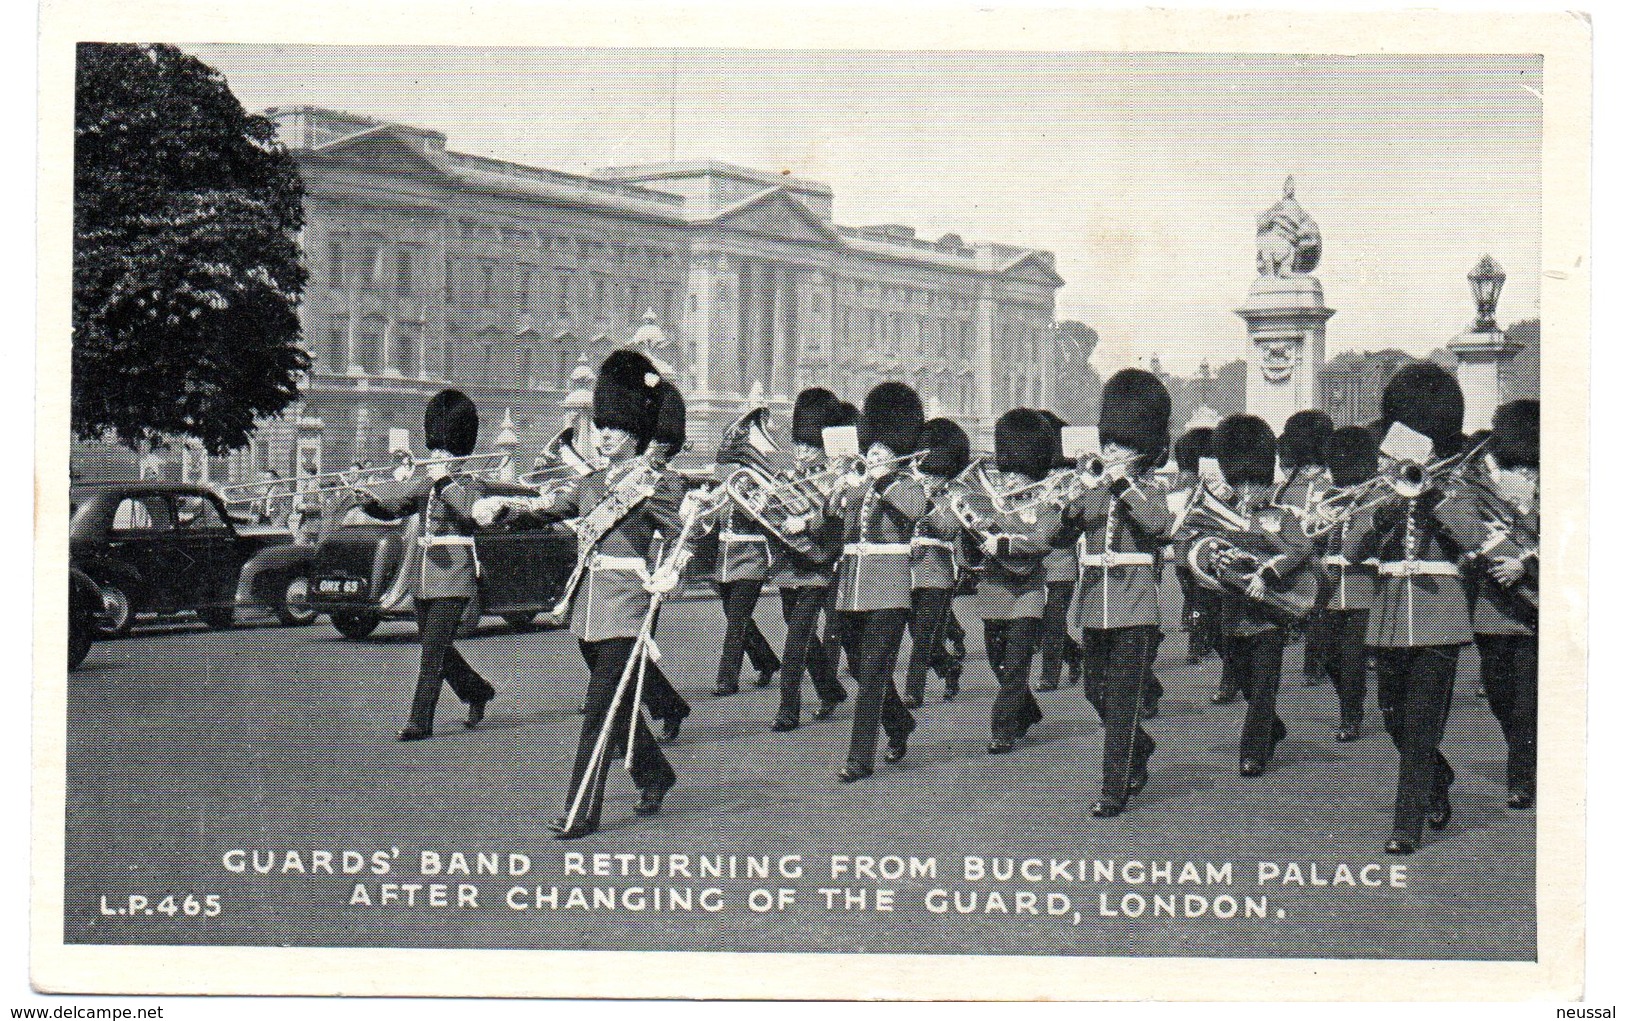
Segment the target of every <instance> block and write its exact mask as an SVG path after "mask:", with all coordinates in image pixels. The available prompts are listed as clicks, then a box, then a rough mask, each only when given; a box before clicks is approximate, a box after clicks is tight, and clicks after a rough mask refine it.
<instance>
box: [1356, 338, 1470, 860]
mask: <svg viewBox="0 0 1625 1021" xmlns="http://www.w3.org/2000/svg"><path fill="white" fill-rule="evenodd" d="M1463 406H1464V405H1463V400H1462V395H1461V386H1460V385H1459V384H1458V383H1457V382H1456V377H1455V376H1453V375H1451V374H1450V373H1449V372H1448V371H1446V370H1445V369H1443V368H1441V367H1439V366H1438V365H1436V364H1434V363H1433V362H1414V363H1412V364H1410V365H1407V366H1405V367H1404V368H1402V369H1400V370H1399V372H1398V373H1396V374H1395V375H1394V378H1393V379H1391V380H1389V382H1388V386H1387V387H1386V388H1384V390H1383V393H1382V423H1383V435H1384V437H1386V438H1385V440H1384V453H1389V452H1391V451H1393V450H1396V449H1397V447H1396V446H1395V440H1396V434H1395V432H1394V431H1393V427H1394V426H1396V425H1401V426H1405V427H1406V428H1407V429H1408V430H1412V431H1414V433H1416V434H1420V436H1422V437H1424V438H1425V439H1426V440H1427V441H1429V442H1430V443H1431V445H1432V451H1431V453H1432V456H1433V457H1450V456H1453V455H1455V454H1456V453H1457V452H1458V451H1459V450H1460V448H1461V445H1462V435H1461V423H1462V415H1463ZM1398 492H1399V489H1398V487H1397V486H1396V493H1398ZM1479 531H1480V523H1479V521H1478V518H1477V515H1476V505H1475V502H1474V501H1472V500H1470V499H1464V498H1463V497H1462V496H1461V494H1459V493H1458V492H1457V491H1456V488H1455V486H1454V484H1453V483H1452V482H1451V481H1450V480H1449V479H1447V478H1444V479H1434V480H1432V481H1431V482H1429V483H1425V484H1424V485H1422V486H1420V487H1415V488H1407V489H1406V490H1405V491H1404V493H1403V494H1402V495H1399V496H1398V498H1396V500H1395V501H1394V502H1392V503H1389V504H1387V505H1385V506H1382V507H1380V508H1378V509H1377V510H1376V511H1375V512H1374V513H1373V515H1372V521H1371V525H1370V529H1369V530H1368V531H1366V532H1365V533H1364V534H1363V535H1360V536H1353V535H1351V536H1350V539H1351V541H1355V542H1356V543H1357V545H1356V552H1355V554H1354V555H1353V556H1351V557H1350V559H1351V560H1366V559H1368V558H1375V559H1376V560H1377V561H1378V565H1377V592H1376V599H1375V601H1374V603H1373V605H1372V608H1371V618H1370V623H1369V625H1368V626H1367V629H1366V644H1367V645H1369V646H1370V647H1371V648H1372V650H1373V652H1374V653H1375V655H1376V660H1377V704H1378V706H1380V707H1381V709H1382V721H1383V725H1384V726H1385V727H1386V728H1387V730H1388V735H1389V737H1391V738H1392V739H1393V742H1394V745H1395V747H1397V748H1398V749H1399V783H1398V790H1397V792H1396V794H1395V797H1394V830H1393V835H1392V837H1390V839H1389V841H1388V844H1387V846H1386V847H1385V848H1384V850H1386V851H1387V852H1388V853H1389V854H1411V853H1413V852H1414V851H1415V850H1416V848H1417V845H1418V844H1420V843H1421V840H1422V823H1423V820H1424V819H1426V821H1427V824H1428V826H1430V827H1432V828H1433V829H1435V830H1442V829H1444V828H1445V827H1446V826H1448V825H1449V824H1450V817H1451V805H1450V784H1451V782H1452V781H1453V780H1454V779H1455V772H1454V770H1453V769H1452V768H1451V766H1450V762H1449V761H1448V760H1447V759H1446V758H1445V757H1444V755H1443V754H1441V753H1440V751H1439V742H1440V740H1441V739H1442V738H1443V736H1444V727H1445V721H1446V720H1448V719H1449V716H1450V698H1451V694H1452V693H1453V691H1454V689H1455V684H1456V660H1457V657H1458V656H1460V654H1461V649H1462V646H1464V645H1466V644H1467V643H1468V642H1470V641H1472V640H1473V627H1472V620H1471V617H1470V615H1469V611H1468V607H1467V589H1466V586H1465V584H1464V582H1463V580H1462V575H1461V569H1460V566H1459V564H1458V563H1457V561H1458V560H1459V559H1460V558H1461V557H1462V556H1463V555H1464V554H1465V553H1466V552H1467V551H1469V550H1472V549H1473V548H1475V546H1476V541H1475V540H1476V538H1477V535H1478V532H1479Z"/></svg>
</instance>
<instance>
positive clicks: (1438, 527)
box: [1350, 489, 1483, 648]
mask: <svg viewBox="0 0 1625 1021" xmlns="http://www.w3.org/2000/svg"><path fill="white" fill-rule="evenodd" d="M1424 502H1425V503H1426V504H1431V505H1432V511H1431V513H1429V512H1428V509H1427V507H1425V506H1424ZM1482 530H1483V525H1482V522H1481V521H1480V520H1479V518H1478V513H1477V505H1476V504H1475V502H1474V501H1473V500H1472V499H1471V498H1469V497H1467V496H1465V495H1464V494H1462V493H1461V492H1459V491H1457V490H1454V489H1451V490H1446V491H1444V492H1443V493H1442V494H1441V493H1439V492H1438V491H1433V492H1430V493H1427V494H1424V495H1423V497H1421V498H1419V499H1415V500H1405V501H1404V502H1403V503H1401V504H1400V505H1399V506H1397V507H1389V508H1384V509H1383V510H1381V511H1378V512H1377V513H1376V514H1374V515H1373V517H1372V521H1371V524H1370V525H1369V527H1368V528H1367V530H1365V531H1364V532H1363V533H1356V532H1354V531H1353V530H1351V531H1350V538H1351V539H1353V540H1354V541H1355V543H1356V550H1357V552H1356V555H1355V556H1354V557H1351V558H1350V559H1353V560H1366V559H1375V560H1377V561H1378V566H1377V585H1376V595H1375V601H1374V603H1373V605H1372V609H1371V620H1370V623H1369V624H1368V625H1367V630H1366V644H1367V645H1369V646H1372V647H1375V648H1419V647H1422V646H1430V645H1463V644H1465V643H1467V642H1470V641H1472V640H1473V628H1472V618H1471V615H1470V613H1469V611H1468V607H1467V589H1466V587H1465V585H1464V583H1463V581H1462V576H1461V569H1460V567H1459V566H1458V564H1457V561H1458V560H1459V559H1460V558H1461V556H1462V555H1463V553H1465V552H1466V551H1469V550H1472V549H1474V548H1476V547H1477V545H1478V543H1479V541H1480V537H1481V532H1482Z"/></svg>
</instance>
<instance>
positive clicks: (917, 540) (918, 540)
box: [909, 535, 954, 553]
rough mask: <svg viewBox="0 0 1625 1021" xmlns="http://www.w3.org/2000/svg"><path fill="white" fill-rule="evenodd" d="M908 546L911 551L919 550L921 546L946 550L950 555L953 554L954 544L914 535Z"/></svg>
mask: <svg viewBox="0 0 1625 1021" xmlns="http://www.w3.org/2000/svg"><path fill="white" fill-rule="evenodd" d="M909 546H910V547H911V548H913V549H919V548H920V547H921V546H935V547H937V548H939V549H945V550H948V551H949V552H950V553H951V552H953V548H954V544H953V543H951V542H949V541H948V540H947V539H933V538H930V537H929V536H924V535H916V536H915V537H914V538H912V539H910V540H909Z"/></svg>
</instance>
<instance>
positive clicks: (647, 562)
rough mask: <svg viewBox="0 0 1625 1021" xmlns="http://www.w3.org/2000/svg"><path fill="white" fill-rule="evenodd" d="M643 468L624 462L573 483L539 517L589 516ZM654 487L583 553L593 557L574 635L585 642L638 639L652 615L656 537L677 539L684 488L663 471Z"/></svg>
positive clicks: (574, 614) (574, 607) (579, 596)
mask: <svg viewBox="0 0 1625 1021" xmlns="http://www.w3.org/2000/svg"><path fill="white" fill-rule="evenodd" d="M642 464H643V462H642V461H624V462H621V463H620V464H616V465H612V466H611V467H610V468H609V470H608V471H607V472H599V473H596V474H593V475H589V476H587V477H586V478H584V479H580V480H578V481H575V482H572V483H570V484H569V485H567V486H565V487H564V488H563V489H562V490H560V491H559V492H557V493H556V494H555V495H554V499H553V506H552V508H551V509H550V510H548V511H544V512H542V513H541V514H540V515H538V516H540V517H544V518H546V519H549V520H552V519H558V518H571V517H577V516H581V515H585V514H587V513H589V512H590V511H591V510H592V509H593V508H594V507H596V506H598V504H599V503H600V502H601V501H603V500H604V499H606V498H607V497H608V496H609V495H610V494H611V493H612V492H613V491H614V490H615V488H616V487H617V486H618V485H619V484H620V483H622V482H623V481H625V480H626V479H627V477H628V475H629V474H630V473H631V472H633V471H634V470H636V469H637V468H638V467H640V466H641V465H642ZM654 486H655V489H654V492H653V493H652V494H651V495H650V496H649V497H647V498H645V499H643V500H642V501H641V502H639V503H638V504H637V505H636V506H634V507H633V508H632V509H631V511H630V512H628V513H627V515H626V516H625V517H623V518H621V520H620V521H619V522H617V523H616V524H615V527H613V528H611V529H610V530H609V532H608V533H606V534H605V535H604V536H603V537H602V538H601V539H600V540H599V541H598V545H597V546H596V547H595V548H594V549H593V550H591V551H582V553H583V554H584V555H586V556H587V557H588V558H589V559H588V561H587V571H586V574H585V576H584V577H583V578H582V580H581V587H580V588H579V589H578V590H577V591H576V594H575V599H574V601H573V602H572V603H571V606H570V632H571V633H572V634H574V635H575V636H576V637H577V638H579V639H580V640H581V641H583V642H600V641H604V640H606V639H610V638H636V637H637V636H638V633H639V631H641V630H642V628H643V618H644V617H645V616H646V615H647V613H648V611H649V593H647V592H645V591H644V589H643V583H644V582H645V581H647V580H648V578H649V575H650V574H651V573H652V572H653V571H654V569H655V566H656V565H655V564H654V563H653V562H652V557H653V556H654V554H655V552H656V551H655V550H654V548H653V547H654V546H655V544H656V536H657V534H658V535H660V536H676V535H678V534H680V533H681V532H682V527H683V526H682V521H681V520H680V518H679V516H678V508H679V507H681V506H682V502H683V494H684V490H683V485H682V483H681V482H680V481H679V480H678V477H677V476H676V475H675V474H674V473H672V472H664V473H662V474H661V475H660V476H659V479H658V481H657V482H655V483H654Z"/></svg>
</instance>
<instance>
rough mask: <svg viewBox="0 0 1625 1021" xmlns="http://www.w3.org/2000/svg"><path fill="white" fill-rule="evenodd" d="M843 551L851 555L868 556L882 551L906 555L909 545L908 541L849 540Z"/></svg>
mask: <svg viewBox="0 0 1625 1021" xmlns="http://www.w3.org/2000/svg"><path fill="white" fill-rule="evenodd" d="M841 552H842V553H844V554H845V555H846V556H849V557H867V556H874V555H877V554H881V553H902V554H904V555H905V556H906V555H907V554H908V552H909V545H908V543H906V542H849V543H847V544H846V546H845V547H844V548H843V549H842V551H841Z"/></svg>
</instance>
